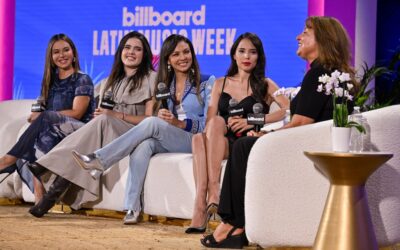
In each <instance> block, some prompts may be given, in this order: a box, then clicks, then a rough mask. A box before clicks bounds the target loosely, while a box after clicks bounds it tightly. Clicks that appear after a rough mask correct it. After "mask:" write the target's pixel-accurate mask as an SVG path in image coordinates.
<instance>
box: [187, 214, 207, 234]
mask: <svg viewBox="0 0 400 250" xmlns="http://www.w3.org/2000/svg"><path fill="white" fill-rule="evenodd" d="M210 219H211V214H208V213H207V216H206V220H205V221H204V223H203V225H202V226H201V227H189V228H188V229H186V231H185V233H187V234H201V233H204V232H205V231H206V230H207V226H208V222H209V221H210Z"/></svg>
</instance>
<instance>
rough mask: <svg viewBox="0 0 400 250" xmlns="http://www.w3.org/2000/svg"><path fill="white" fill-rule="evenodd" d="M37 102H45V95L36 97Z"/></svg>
mask: <svg viewBox="0 0 400 250" xmlns="http://www.w3.org/2000/svg"><path fill="white" fill-rule="evenodd" d="M36 102H37V103H44V97H43V96H41V95H40V96H38V97H37V98H36Z"/></svg>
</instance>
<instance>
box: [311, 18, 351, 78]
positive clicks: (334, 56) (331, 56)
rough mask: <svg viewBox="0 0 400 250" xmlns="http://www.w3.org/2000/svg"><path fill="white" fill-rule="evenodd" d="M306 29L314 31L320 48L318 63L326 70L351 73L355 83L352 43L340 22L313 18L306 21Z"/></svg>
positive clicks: (333, 19) (334, 19)
mask: <svg viewBox="0 0 400 250" xmlns="http://www.w3.org/2000/svg"><path fill="white" fill-rule="evenodd" d="M306 27H307V28H309V29H313V30H314V35H315V40H316V42H317V46H318V58H317V59H316V60H317V62H318V63H319V64H321V65H322V66H323V67H324V68H326V69H329V70H333V69H337V70H339V71H342V72H347V73H349V74H350V76H351V78H352V79H353V81H354V83H355V80H354V78H355V70H354V68H353V67H352V66H351V52H350V51H351V42H350V38H349V35H348V34H347V31H346V29H345V28H344V27H343V25H342V24H341V23H340V21H339V20H337V19H336V18H333V17H322V16H311V17H308V18H307V20H306Z"/></svg>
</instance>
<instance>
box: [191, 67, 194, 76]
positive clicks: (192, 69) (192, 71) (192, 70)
mask: <svg viewBox="0 0 400 250" xmlns="http://www.w3.org/2000/svg"><path fill="white" fill-rule="evenodd" d="M190 72H191V73H192V75H193V76H194V68H191V69H190Z"/></svg>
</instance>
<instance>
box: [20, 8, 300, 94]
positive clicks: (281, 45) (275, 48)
mask: <svg viewBox="0 0 400 250" xmlns="http://www.w3.org/2000/svg"><path fill="white" fill-rule="evenodd" d="M16 2H17V3H16V4H17V6H16V45H15V72H14V75H15V77H14V98H35V97H36V96H37V95H38V94H39V89H40V82H41V78H42V74H43V66H44V57H45V56H44V55H45V50H46V46H47V43H48V40H49V39H50V37H51V36H52V35H53V34H56V33H65V34H67V35H68V36H70V37H71V38H72V40H73V41H74V42H75V44H76V46H77V48H78V51H79V56H80V62H81V66H82V70H83V71H85V72H86V73H88V74H89V75H91V76H92V78H93V80H94V82H97V81H98V80H100V79H102V78H104V77H106V76H107V75H108V73H109V71H110V68H111V63H112V60H113V55H114V52H115V50H116V48H117V46H118V42H119V41H120V39H121V38H122V36H123V35H124V34H125V33H126V32H129V31H131V30H138V31H139V32H142V33H143V34H145V35H146V37H147V38H148V39H149V42H150V45H151V47H152V50H153V52H154V53H155V54H158V53H159V51H160V47H161V44H162V41H163V40H164V39H165V38H166V36H168V35H169V34H171V33H179V34H183V35H185V36H187V37H188V38H189V39H191V40H192V41H193V44H194V46H195V49H196V53H197V55H198V59H199V62H200V67H201V70H202V72H203V73H206V74H214V75H216V76H217V77H219V76H223V75H224V74H225V72H226V70H227V68H228V66H229V62H230V59H229V50H230V47H231V45H232V43H233V41H234V39H235V38H237V37H238V35H240V34H241V33H244V32H247V31H249V32H254V33H257V34H258V35H259V36H260V37H261V39H262V41H263V43H264V49H265V51H266V54H267V75H268V76H269V77H271V78H272V79H273V80H275V81H276V82H277V83H278V84H279V85H280V86H295V85H298V84H299V83H300V81H301V79H302V77H303V74H304V71H305V63H304V61H302V60H301V59H300V58H298V57H297V56H296V53H295V52H296V48H297V42H296V40H295V37H296V35H297V34H299V33H300V32H301V31H302V29H303V26H304V20H305V18H306V15H307V1H306V0H301V1H293V0H247V1H238V0H230V1H215V0H213V1H211V0H209V1H183V0H176V1H173V2H171V1H155V0H152V1H150V0H143V1H132V0H130V1H128V0H120V1H109V0H86V1H78V0H70V1H30V0H19V1H16Z"/></svg>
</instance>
